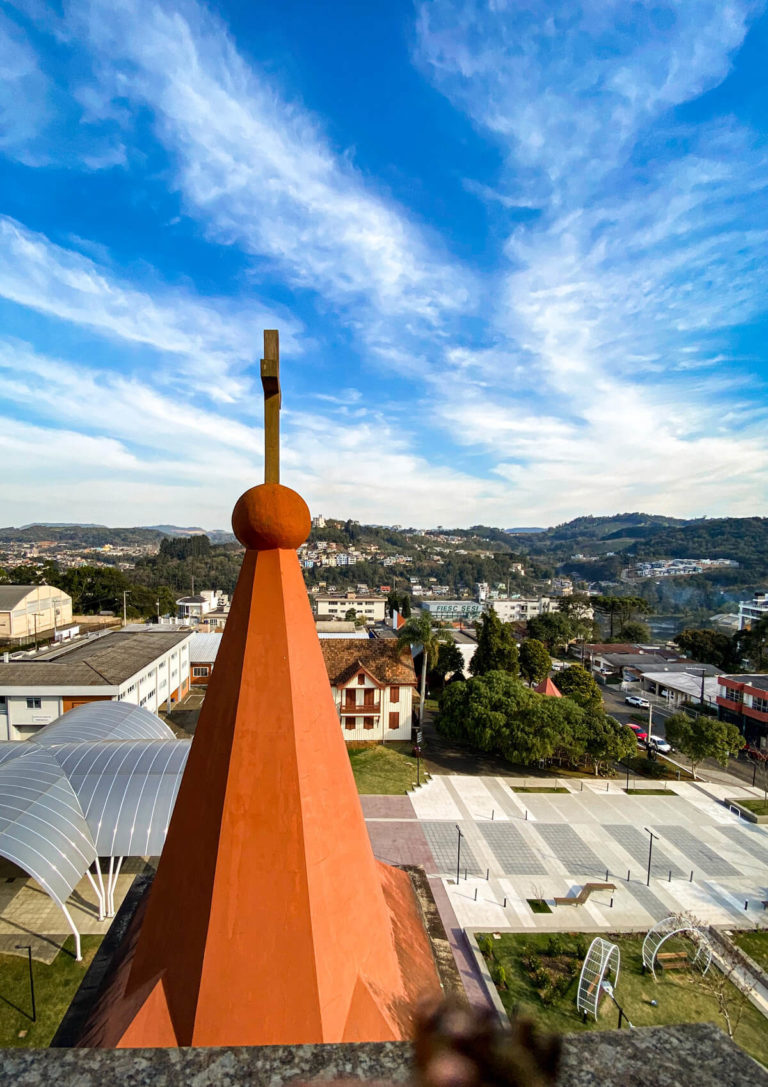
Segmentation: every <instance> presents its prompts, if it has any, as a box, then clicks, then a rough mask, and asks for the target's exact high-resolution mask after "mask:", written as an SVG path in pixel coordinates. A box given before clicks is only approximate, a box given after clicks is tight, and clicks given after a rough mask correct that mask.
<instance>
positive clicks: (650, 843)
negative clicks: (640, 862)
mask: <svg viewBox="0 0 768 1087" xmlns="http://www.w3.org/2000/svg"><path fill="white" fill-rule="evenodd" d="M643 830H644V831H645V832H646V833H647V834H650V836H651V837H650V838H649V839H648V878H647V879H646V881H645V885H646V887H650V885H651V860H652V858H653V839H654V838H658V834H654V833H653V831H652V830H649V829H648V827H643Z"/></svg>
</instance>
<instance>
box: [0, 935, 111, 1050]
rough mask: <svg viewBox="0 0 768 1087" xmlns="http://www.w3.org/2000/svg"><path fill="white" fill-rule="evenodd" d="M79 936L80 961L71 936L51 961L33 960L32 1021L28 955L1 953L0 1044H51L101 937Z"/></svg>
mask: <svg viewBox="0 0 768 1087" xmlns="http://www.w3.org/2000/svg"><path fill="white" fill-rule="evenodd" d="M81 939H82V949H83V961H82V962H76V961H75V957H74V948H75V944H74V939H73V937H71V936H70V937H69V938H68V939H67V941H66V943H65V944H64V948H63V950H61V951H60V952H59V953H58V955H57V956H56V958H55V959H54V960H53V962H52V963H50V964H48V965H46V964H45V963H41V962H35V961H34V960H33V961H32V976H33V978H34V982H35V1005H36V1011H37V1020H36V1022H34V1023H33V1022H32V1018H31V1012H32V1004H31V1001H30V992H29V963H28V960H27V957H26V955H0V1046H34V1047H35V1048H45V1047H47V1046H48V1045H50V1042H51V1039H52V1038H53V1036H54V1034H55V1033H56V1028H57V1027H58V1025H59V1023H60V1022H61V1020H62V1019H63V1017H64V1012H65V1011H66V1010H67V1008H68V1007H69V1005H70V1003H71V1002H72V997H73V996H74V995H75V993H76V992H77V989H78V987H79V985H80V982H81V981H82V980H83V978H84V976H85V972H86V970H87V969H88V967H89V966H90V965H91V961H92V959H93V956H94V955H95V954H96V950H97V948H98V946H99V944H100V943H101V941H102V937H101V936H98V935H91V936H88V935H85V936H83V937H82V938H81ZM19 1031H26V1032H27V1033H26V1036H25V1037H23V1038H20V1037H19Z"/></svg>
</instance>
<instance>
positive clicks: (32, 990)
mask: <svg viewBox="0 0 768 1087" xmlns="http://www.w3.org/2000/svg"><path fill="white" fill-rule="evenodd" d="M16 950H17V951H24V950H26V952H27V956H28V961H29V992H30V995H31V997H32V1022H33V1023H35V1022H37V1011H36V1009H35V979H34V977H33V976H32V947H31V946H30V944H16Z"/></svg>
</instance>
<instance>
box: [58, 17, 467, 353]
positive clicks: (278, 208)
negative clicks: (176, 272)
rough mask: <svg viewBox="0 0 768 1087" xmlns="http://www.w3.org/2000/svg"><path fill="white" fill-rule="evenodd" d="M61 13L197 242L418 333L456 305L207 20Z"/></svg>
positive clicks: (375, 198)
mask: <svg viewBox="0 0 768 1087" xmlns="http://www.w3.org/2000/svg"><path fill="white" fill-rule="evenodd" d="M71 12H72V20H73V25H74V27H75V28H76V30H77V32H78V33H83V34H85V35H87V36H88V37H89V39H90V42H91V45H92V47H93V48H94V49H95V50H96V51H97V52H98V53H99V55H100V56H101V58H102V60H103V65H102V71H101V75H102V79H103V80H104V83H105V85H106V86H111V87H112V88H113V93H114V95H115V96H116V97H120V98H122V99H125V98H128V99H130V100H132V101H133V102H134V103H136V104H138V105H148V106H149V107H150V109H151V110H152V111H153V112H154V114H155V118H156V125H157V132H158V134H159V136H160V138H161V140H162V141H163V143H164V144H165V145H166V146H167V148H168V149H169V150H170V151H171V153H172V155H173V158H174V162H175V165H176V171H177V172H176V183H177V184H178V186H179V188H180V190H181V193H182V195H183V199H184V202H185V206H186V208H187V210H188V211H189V213H190V214H192V215H193V216H195V217H197V218H199V219H200V220H201V221H202V222H204V223H205V224H206V227H207V229H208V231H209V233H210V236H211V237H213V238H215V239H217V240H218V241H220V242H222V243H224V244H234V245H238V246H240V247H241V248H242V249H243V250H245V251H246V252H248V253H250V254H252V255H254V256H266V257H268V258H269V259H270V260H271V261H272V262H274V263H275V264H276V266H277V267H278V268H279V269H280V272H281V274H282V275H283V276H284V277H285V278H286V279H287V280H288V282H289V283H290V284H291V285H293V286H294V287H299V288H306V289H309V290H312V291H315V292H317V293H318V294H320V295H321V296H323V297H324V298H326V299H330V300H331V301H332V302H333V304H335V305H336V306H340V307H345V306H355V307H359V306H360V304H361V303H365V304H368V305H370V307H371V308H372V310H373V312H374V313H375V314H377V315H379V317H383V316H387V317H393V316H401V317H405V318H407V319H411V320H415V321H420V322H426V323H427V324H429V325H434V324H435V323H439V321H440V319H441V317H442V316H443V314H444V313H445V312H449V311H458V310H460V309H462V308H465V307H466V306H467V304H468V302H469V287H470V282H471V280H470V277H469V276H468V275H467V274H466V273H465V272H462V271H461V270H459V269H458V267H457V265H456V262H455V261H450V259H449V258H448V256H447V254H445V253H442V254H441V253H440V252H439V249H440V247H439V245H436V244H435V242H436V239H434V238H428V237H427V236H426V235H425V233H424V231H423V230H422V229H421V228H420V227H419V226H418V225H417V224H416V223H414V222H413V221H411V220H410V219H409V217H408V216H407V215H406V214H405V213H404V212H403V211H402V210H400V209H399V208H398V207H396V206H395V205H394V204H393V203H392V202H391V201H389V200H387V198H386V197H385V196H384V195H381V194H379V193H377V192H376V191H375V188H374V187H373V186H372V185H370V184H369V183H368V182H367V181H366V179H365V178H364V177H363V176H362V175H361V174H360V172H359V171H357V170H355V168H354V167H353V166H352V165H351V163H350V162H349V160H348V159H347V158H346V157H345V156H343V155H339V154H336V153H335V152H334V150H333V149H332V148H331V146H330V145H329V143H328V141H327V139H326V138H325V136H324V134H323V132H322V129H321V126H320V124H319V123H318V121H317V120H316V119H315V118H313V117H312V116H311V115H310V113H308V112H307V111H306V110H305V109H303V108H302V107H301V106H300V105H299V104H297V103H293V102H290V101H288V100H286V99H285V97H281V96H280V93H279V90H278V89H276V88H275V86H274V85H273V82H272V81H271V80H270V79H268V78H267V77H266V76H264V75H263V74H261V73H259V72H257V71H256V70H254V69H253V68H249V66H248V65H247V64H246V63H245V62H244V61H243V59H242V57H241V56H240V55H239V53H238V52H237V50H236V48H235V47H234V45H233V43H232V42H231V40H230V39H229V37H228V36H227V33H226V31H225V30H224V28H223V27H222V25H221V24H220V23H219V22H218V21H217V20H216V19H215V17H214V16H212V15H210V14H209V13H208V12H206V11H205V10H204V9H202V8H201V7H198V6H197V5H195V4H192V3H184V2H181V3H179V4H177V5H174V4H171V3H165V4H159V3H158V4H142V3H137V2H133V0H91V2H90V3H88V4H80V5H78V4H75V5H73V7H72V8H71ZM356 318H357V319H358V320H360V318H361V315H360V314H359V313H358V314H356ZM362 324H363V325H364V326H365V327H364V329H363V332H364V334H365V335H366V338H368V336H369V335H370V331H371V330H370V327H369V326H368V323H367V319H366V318H362ZM387 338H388V337H387V335H384V337H383V340H382V342H384V343H386V341H387ZM374 339H376V338H375V337H374Z"/></svg>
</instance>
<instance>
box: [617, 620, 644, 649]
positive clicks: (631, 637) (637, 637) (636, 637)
mask: <svg viewBox="0 0 768 1087" xmlns="http://www.w3.org/2000/svg"><path fill="white" fill-rule="evenodd" d="M617 637H618V639H619V641H622V642H640V643H641V644H646V645H647V644H648V642H650V640H651V628H650V627H649V626H648V624H647V623H643V622H642V621H641V620H640V619H628V620H627V621H626V623H622V624H621V626H620V628H619V633H618V635H617Z"/></svg>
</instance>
